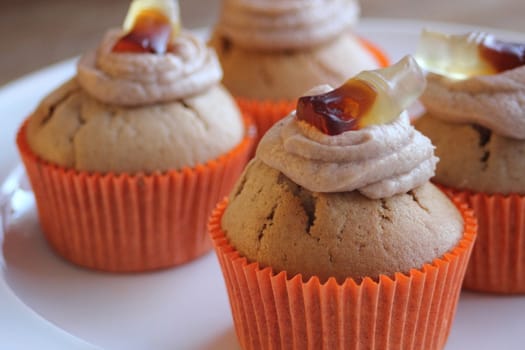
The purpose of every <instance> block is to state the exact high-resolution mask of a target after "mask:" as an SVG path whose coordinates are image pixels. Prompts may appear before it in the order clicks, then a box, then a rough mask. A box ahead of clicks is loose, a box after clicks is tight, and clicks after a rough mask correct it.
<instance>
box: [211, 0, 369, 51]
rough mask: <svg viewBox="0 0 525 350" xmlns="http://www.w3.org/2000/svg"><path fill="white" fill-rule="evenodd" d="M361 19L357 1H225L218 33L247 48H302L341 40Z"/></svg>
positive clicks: (217, 28)
mask: <svg viewBox="0 0 525 350" xmlns="http://www.w3.org/2000/svg"><path fill="white" fill-rule="evenodd" d="M358 16H359V5H358V3H357V1H355V0H308V1H307V0H283V1H268V0H225V1H224V2H223V7H222V12H221V16H220V19H219V22H218V24H217V27H216V30H217V31H218V32H222V33H223V34H225V35H227V36H228V37H230V38H231V39H232V40H233V41H234V42H235V44H237V45H239V46H243V47H245V48H251V49H264V50H282V49H299V48H307V47H312V46H315V45H319V44H321V43H324V42H326V41H328V40H330V39H333V38H335V37H337V36H338V35H340V34H341V33H343V32H344V31H345V30H348V28H350V27H351V26H352V25H353V24H354V23H355V22H356V21H357V18H358Z"/></svg>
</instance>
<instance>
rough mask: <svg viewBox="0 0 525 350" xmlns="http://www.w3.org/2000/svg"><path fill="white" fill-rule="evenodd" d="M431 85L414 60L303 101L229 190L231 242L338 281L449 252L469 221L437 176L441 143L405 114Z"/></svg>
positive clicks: (225, 223)
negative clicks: (439, 185) (435, 146)
mask: <svg viewBox="0 0 525 350" xmlns="http://www.w3.org/2000/svg"><path fill="white" fill-rule="evenodd" d="M424 85H425V80H424V76H423V74H422V72H421V70H420V69H419V67H418V66H417V64H416V63H415V61H414V60H413V59H412V58H410V57H407V58H405V59H403V60H402V61H400V62H399V63H398V64H396V65H394V66H392V67H390V68H387V69H382V70H376V71H368V72H363V73H361V74H359V75H357V76H356V77H355V78H353V79H350V80H348V81H347V82H346V83H345V84H344V85H343V86H341V87H339V88H337V89H335V90H332V89H329V88H327V87H319V88H316V89H315V90H312V91H310V92H309V93H308V94H307V96H304V97H302V98H300V99H299V102H298V105H297V111H296V112H294V113H292V114H291V115H290V116H289V117H287V118H285V119H284V120H282V121H280V122H278V123H277V124H276V125H274V126H273V127H272V128H271V129H270V130H269V131H268V132H267V133H266V134H265V136H264V137H263V139H262V140H261V142H260V143H259V146H258V149H257V153H256V157H255V158H254V159H253V160H252V161H251V163H250V164H249V165H248V167H247V169H246V170H245V172H244V174H243V175H242V176H241V179H240V180H239V181H238V183H237V186H236V188H234V190H233V192H232V194H231V196H230V199H229V203H228V206H227V208H226V210H225V212H224V215H223V217H222V222H221V225H222V228H223V230H224V231H225V233H226V236H227V237H228V239H229V242H230V244H231V245H232V246H234V247H235V249H237V250H238V251H239V253H240V254H241V255H242V256H244V257H246V258H247V259H248V260H249V261H256V262H258V263H259V264H260V265H261V266H263V267H265V266H271V267H272V268H273V269H274V271H276V272H277V271H286V272H287V273H289V276H290V277H291V276H293V275H295V274H301V275H302V277H303V279H304V280H308V279H309V278H310V277H313V276H316V277H318V278H319V279H320V280H321V281H322V282H324V281H326V280H327V279H328V278H330V277H335V278H336V279H337V281H338V282H340V283H342V282H343V281H344V280H345V279H346V278H348V277H351V278H354V279H356V280H357V281H359V280H360V279H362V278H363V277H371V278H378V277H379V275H381V274H386V275H390V276H392V275H394V274H395V273H397V272H401V273H408V272H409V271H410V269H413V268H415V269H418V268H421V267H422V266H423V265H424V264H425V263H430V262H431V261H432V260H433V259H435V258H437V257H440V256H442V255H443V254H444V253H446V252H447V251H448V250H450V249H451V248H452V247H453V246H454V245H455V244H456V243H457V242H458V240H459V239H460V237H461V234H462V228H463V221H462V219H461V216H460V214H459V213H458V211H457V209H456V208H455V207H454V205H453V204H452V203H451V202H450V201H449V200H448V199H447V198H446V197H445V196H444V195H443V194H442V193H441V192H440V191H439V190H438V189H437V188H435V187H434V186H433V185H432V184H430V183H429V181H428V180H429V178H430V177H431V176H432V175H433V173H434V168H435V164H436V162H437V158H436V157H435V156H434V155H433V146H432V145H431V144H430V142H429V140H428V139H427V138H426V137H424V136H422V135H421V134H420V133H419V132H417V131H416V130H414V128H413V127H412V126H411V125H410V123H409V120H408V117H407V115H406V112H405V109H406V108H407V106H408V105H410V104H411V103H412V102H414V101H415V99H416V98H417V97H418V96H419V94H420V93H421V92H422V90H423V89H424ZM328 90H330V91H328Z"/></svg>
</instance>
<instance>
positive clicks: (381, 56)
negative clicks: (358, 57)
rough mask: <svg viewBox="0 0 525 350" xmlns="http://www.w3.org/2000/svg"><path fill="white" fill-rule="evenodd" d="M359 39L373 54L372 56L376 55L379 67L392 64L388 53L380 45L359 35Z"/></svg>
mask: <svg viewBox="0 0 525 350" xmlns="http://www.w3.org/2000/svg"><path fill="white" fill-rule="evenodd" d="M359 41H360V42H361V44H362V45H363V46H364V47H365V48H366V49H367V50H368V51H369V52H370V53H371V54H372V56H374V58H375V59H376V61H377V64H378V65H379V67H386V66H388V65H390V59H389V58H388V56H387V55H386V53H385V52H384V51H383V50H381V49H380V48H379V46H376V45H375V44H373V43H372V42H371V41H369V40H367V39H365V38H363V37H359Z"/></svg>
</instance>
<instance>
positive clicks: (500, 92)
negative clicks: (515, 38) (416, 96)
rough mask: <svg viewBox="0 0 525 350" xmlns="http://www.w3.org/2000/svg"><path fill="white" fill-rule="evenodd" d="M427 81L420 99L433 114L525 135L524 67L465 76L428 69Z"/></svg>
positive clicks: (513, 135)
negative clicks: (439, 72) (445, 74)
mask: <svg viewBox="0 0 525 350" xmlns="http://www.w3.org/2000/svg"><path fill="white" fill-rule="evenodd" d="M427 82H428V84H427V88H426V90H425V92H424V93H423V95H422V96H421V101H422V102H423V104H424V105H425V108H426V109H427V110H428V111H429V113H430V114H431V115H432V116H433V117H435V118H439V119H441V120H443V121H447V122H451V123H476V124H479V125H482V126H484V127H486V128H488V129H491V130H492V131H493V132H495V133H496V134H498V135H501V136H505V137H510V138H514V139H520V140H523V139H525V67H518V68H515V69H512V70H508V71H505V72H502V73H500V74H494V75H483V76H473V77H470V78H468V79H464V80H455V79H451V78H448V77H445V76H442V75H438V74H435V73H429V74H428V76H427Z"/></svg>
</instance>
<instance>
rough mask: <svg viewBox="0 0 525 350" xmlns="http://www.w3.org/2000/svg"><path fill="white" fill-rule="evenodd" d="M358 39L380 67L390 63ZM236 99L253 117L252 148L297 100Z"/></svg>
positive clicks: (292, 108) (374, 49)
mask: <svg viewBox="0 0 525 350" xmlns="http://www.w3.org/2000/svg"><path fill="white" fill-rule="evenodd" d="M359 40H360V41H361V43H362V45H363V46H364V47H365V48H366V49H367V50H368V51H369V52H370V53H371V54H372V55H373V56H374V58H375V59H376V61H377V63H378V65H379V66H380V67H386V66H388V65H389V64H390V60H389V59H388V57H387V56H386V54H385V53H384V52H383V51H382V50H381V49H379V48H378V47H377V46H375V45H374V44H372V43H371V42H369V41H368V40H366V39H363V38H359ZM348 78H350V77H348ZM236 100H237V104H238V105H239V107H240V108H241V110H242V111H244V112H246V113H248V114H249V115H251V116H252V117H253V119H254V122H255V126H256V127H257V133H258V136H257V138H256V140H255V142H254V150H255V148H256V147H257V145H258V144H259V141H260V140H261V138H262V137H263V135H264V134H265V133H266V131H268V129H270V128H271V127H272V125H274V124H275V123H276V122H278V121H279V120H281V119H283V118H284V117H286V116H287V115H288V114H290V112H291V111H293V110H294V109H295V107H296V105H297V101H295V100H293V101H290V100H280V101H272V100H257V99H249V98H243V97H236Z"/></svg>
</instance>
